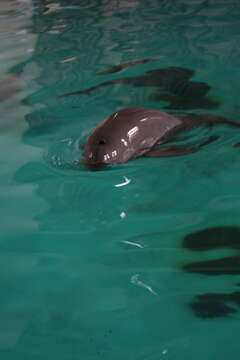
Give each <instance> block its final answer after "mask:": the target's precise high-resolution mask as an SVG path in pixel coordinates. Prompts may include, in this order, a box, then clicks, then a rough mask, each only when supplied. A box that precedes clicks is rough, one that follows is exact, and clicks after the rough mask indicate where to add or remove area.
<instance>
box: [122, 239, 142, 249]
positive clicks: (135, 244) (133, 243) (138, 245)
mask: <svg viewBox="0 0 240 360" xmlns="http://www.w3.org/2000/svg"><path fill="white" fill-rule="evenodd" d="M121 242H122V243H124V244H128V245H132V246H136V247H139V248H140V249H143V248H145V246H144V245H141V244H138V243H135V242H132V241H127V240H123V241H121Z"/></svg>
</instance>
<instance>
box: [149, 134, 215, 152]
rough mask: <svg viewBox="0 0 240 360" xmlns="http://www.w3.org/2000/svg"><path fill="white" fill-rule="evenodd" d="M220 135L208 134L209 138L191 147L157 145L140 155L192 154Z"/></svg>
mask: <svg viewBox="0 0 240 360" xmlns="http://www.w3.org/2000/svg"><path fill="white" fill-rule="evenodd" d="M219 137H220V136H217V135H215V136H209V138H208V139H207V140H206V141H204V142H203V143H201V144H200V145H197V146H195V147H192V148H188V149H187V148H183V147H179V146H162V147H160V146H158V147H153V148H152V149H151V150H149V151H148V152H146V153H145V154H143V155H142V157H171V156H182V155H187V154H192V153H194V152H197V151H199V150H200V149H201V148H202V147H203V146H206V145H209V144H211V143H212V142H214V141H216V140H218V139H219Z"/></svg>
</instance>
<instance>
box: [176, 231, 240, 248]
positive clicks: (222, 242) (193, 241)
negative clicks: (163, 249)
mask: <svg viewBox="0 0 240 360" xmlns="http://www.w3.org/2000/svg"><path fill="white" fill-rule="evenodd" d="M182 246H183V248H184V249H187V250H192V251H207V250H212V249H220V248H231V249H240V228H239V227H237V226H220V227H214V228H210V229H204V230H200V231H197V232H194V233H191V234H188V235H186V236H185V237H184V239H183V244H182Z"/></svg>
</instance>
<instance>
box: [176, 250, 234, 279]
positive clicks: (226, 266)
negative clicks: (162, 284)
mask: <svg viewBox="0 0 240 360" xmlns="http://www.w3.org/2000/svg"><path fill="white" fill-rule="evenodd" d="M182 270H183V271H186V272H192V273H198V274H202V275H239V274H240V256H238V255H237V256H230V257H224V258H221V259H215V260H207V261H196V262H192V263H189V264H186V265H183V267H182Z"/></svg>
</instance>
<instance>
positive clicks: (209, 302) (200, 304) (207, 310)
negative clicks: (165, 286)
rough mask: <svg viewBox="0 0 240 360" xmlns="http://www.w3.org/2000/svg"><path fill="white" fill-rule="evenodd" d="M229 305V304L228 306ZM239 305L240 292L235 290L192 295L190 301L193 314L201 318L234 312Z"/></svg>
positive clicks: (221, 315)
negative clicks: (226, 292) (192, 297)
mask: <svg viewBox="0 0 240 360" xmlns="http://www.w3.org/2000/svg"><path fill="white" fill-rule="evenodd" d="M230 305H231V306H230ZM234 305H235V306H240V292H239V291H235V292H232V293H230V294H224V293H219V294H218V293H206V294H202V295H198V296H195V297H194V300H193V301H192V302H191V303H190V308H191V309H192V311H193V312H194V314H195V315H196V316H197V317H199V318H202V319H206V318H217V317H226V316H228V315H230V314H233V313H236V312H237V311H238V309H236V308H235V307H234Z"/></svg>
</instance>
